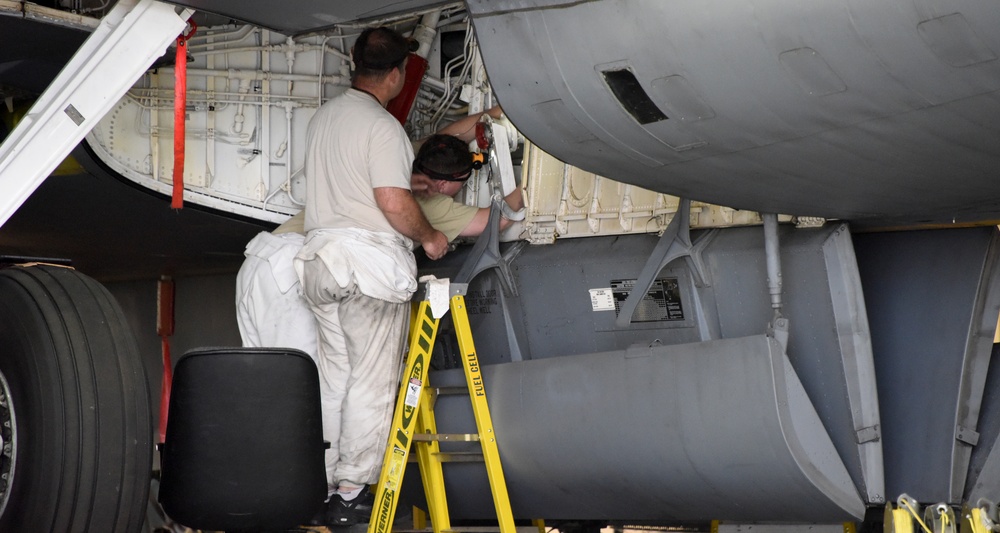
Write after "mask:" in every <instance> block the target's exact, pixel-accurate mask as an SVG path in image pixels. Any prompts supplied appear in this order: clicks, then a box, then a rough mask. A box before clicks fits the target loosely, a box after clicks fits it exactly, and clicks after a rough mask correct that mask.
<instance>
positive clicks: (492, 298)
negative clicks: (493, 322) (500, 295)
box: [465, 289, 499, 315]
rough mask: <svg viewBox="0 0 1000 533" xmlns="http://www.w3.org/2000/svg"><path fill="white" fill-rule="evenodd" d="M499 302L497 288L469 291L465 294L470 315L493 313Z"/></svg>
mask: <svg viewBox="0 0 1000 533" xmlns="http://www.w3.org/2000/svg"><path fill="white" fill-rule="evenodd" d="M498 303H499V302H498V301H497V290H496V289H485V290H476V291H469V293H468V294H466V295H465V306H466V308H467V309H468V311H469V314H470V315H488V314H491V313H493V309H494V308H496V307H497V304H498Z"/></svg>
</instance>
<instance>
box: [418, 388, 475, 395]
mask: <svg viewBox="0 0 1000 533" xmlns="http://www.w3.org/2000/svg"><path fill="white" fill-rule="evenodd" d="M427 388H428V389H431V390H433V391H434V393H435V394H437V395H438V396H457V395H459V394H464V395H466V396H468V395H469V388H468V387H427Z"/></svg>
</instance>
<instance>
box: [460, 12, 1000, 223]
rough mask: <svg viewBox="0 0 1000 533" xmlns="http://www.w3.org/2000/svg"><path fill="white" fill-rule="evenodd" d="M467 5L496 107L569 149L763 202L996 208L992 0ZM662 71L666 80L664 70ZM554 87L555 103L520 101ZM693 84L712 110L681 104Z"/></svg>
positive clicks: (611, 166) (947, 210) (794, 208)
mask: <svg viewBox="0 0 1000 533" xmlns="http://www.w3.org/2000/svg"><path fill="white" fill-rule="evenodd" d="M469 9H470V11H471V12H472V13H473V15H474V18H473V20H474V24H475V26H476V34H477V36H478V38H479V39H480V45H481V50H482V53H483V58H484V61H485V63H486V66H487V68H488V69H489V73H490V79H491V82H492V83H493V87H494V89H495V91H496V93H497V97H498V99H499V101H501V102H503V105H504V110H505V112H506V113H507V115H508V116H509V117H510V118H511V120H512V121H513V122H514V124H516V125H517V127H518V128H519V130H520V131H522V132H523V133H524V134H525V135H526V136H527V137H528V138H530V139H531V140H532V141H533V142H534V143H536V144H537V145H539V146H540V147H541V148H543V149H544V150H546V151H547V152H549V153H551V154H553V155H555V156H556V157H558V158H559V159H561V160H564V161H568V162H570V163H572V164H573V165H575V166H579V167H581V168H584V169H586V170H588V171H592V172H595V173H598V174H601V175H604V176H608V177H611V178H613V179H616V180H620V181H623V182H626V183H633V184H636V185H639V186H641V187H645V188H648V189H653V190H657V191H661V192H666V193H669V194H673V195H677V196H682V197H687V198H692V199H695V200H704V201H708V202H711V203H716V204H721V205H728V206H733V207H739V208H743V209H753V210H757V211H761V212H780V213H794V214H800V215H820V216H826V217H828V218H855V219H858V218H882V219H888V218H892V219H902V220H910V221H913V220H922V219H923V218H934V219H936V220H948V221H951V220H952V218H953V217H959V218H962V217H974V216H977V215H979V216H982V215H984V214H989V215H998V214H1000V201H997V200H996V199H997V198H1000V181H997V180H996V179H994V177H995V176H994V175H993V172H991V169H993V168H996V167H997V166H998V165H1000V145H998V143H996V142H995V139H996V138H997V136H998V135H1000V129H998V126H997V124H998V122H997V121H996V120H989V119H988V118H987V117H995V116H996V115H998V114H1000V98H998V97H997V94H998V91H1000V62H998V61H996V60H991V59H990V58H992V57H995V56H996V54H997V53H1000V32H996V31H995V28H996V27H998V26H1000V6H998V4H996V2H992V1H990V0H962V1H959V2H955V3H951V4H948V6H947V7H940V6H938V5H937V3H936V2H913V3H911V2H870V1H867V0H814V1H811V2H792V1H787V0H752V1H748V2H743V3H740V4H738V5H735V6H734V5H732V4H731V3H730V2H725V1H723V0H709V1H705V0H678V1H671V2H662V1H659V0H634V1H631V2H624V3H623V2H617V1H613V0H601V1H590V2H575V3H566V2H549V1H544V0H538V1H529V0H506V1H504V0H497V1H489V2H484V1H479V2H470V3H469ZM602 65H624V66H627V68H629V69H630V70H631V71H632V72H633V73H634V74H635V76H636V78H637V79H638V81H639V83H640V85H641V86H642V87H643V89H645V91H646V92H647V93H648V94H649V96H650V98H651V99H652V100H653V101H654V103H656V105H657V106H658V107H660V109H661V110H662V111H664V112H665V113H666V114H667V115H668V117H670V118H669V119H668V120H666V121H661V123H657V124H656V125H655V127H651V126H654V125H647V126H643V125H640V124H638V123H637V122H636V121H635V120H633V119H632V118H631V117H630V116H629V115H628V113H627V112H625V111H624V110H623V109H622V105H621V104H620V103H619V102H618V101H617V100H616V98H615V97H614V96H613V95H612V94H611V92H610V91H609V90H608V89H607V87H606V86H605V85H604V83H603V81H602V79H601V75H600V72H599V70H600V69H601V68H602V67H601V66H602ZM675 76H679V77H681V78H676V79H683V80H684V89H683V90H682V91H680V93H679V94H677V95H674V94H673V93H672V92H671V91H669V90H667V91H664V90H662V89H663V87H661V86H660V85H662V80H665V79H675V78H671V77H675ZM658 82H659V83H658ZM674 99H677V100H678V102H676V105H677V106H678V107H680V108H682V110H681V111H679V112H678V111H677V110H676V109H673V107H674V102H673V100H674ZM555 101H558V102H560V103H559V105H560V116H561V119H560V120H559V121H556V122H553V121H552V120H550V117H548V116H546V115H545V114H543V113H538V112H535V111H534V109H535V107H534V106H537V105H539V104H543V103H546V102H555ZM691 102H697V105H696V106H695V107H697V108H699V109H706V110H711V114H710V116H708V115H706V116H704V117H702V116H701V114H700V113H696V115H698V117H699V118H700V119H699V120H686V119H688V118H689V117H688V115H689V113H687V112H686V111H683V108H686V107H691V106H690V103H691ZM970 110H971V111H972V112H971V113H970V112H969V111H970ZM568 123H575V124H579V126H580V127H579V128H576V129H575V130H574V131H573V132H572V134H571V135H566V133H565V131H564V128H561V127H559V126H558V125H559V124H563V125H564V124H568ZM584 138H588V139H592V140H590V141H587V142H580V139H584ZM685 143H687V144H685ZM596 147H600V150H597V149H595V148H596ZM682 147H683V148H687V149H683V150H682V149H681V148H682ZM655 165H662V166H655ZM942 183H948V187H941V184H942Z"/></svg>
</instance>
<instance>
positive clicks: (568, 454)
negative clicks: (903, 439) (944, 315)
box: [423, 225, 885, 523]
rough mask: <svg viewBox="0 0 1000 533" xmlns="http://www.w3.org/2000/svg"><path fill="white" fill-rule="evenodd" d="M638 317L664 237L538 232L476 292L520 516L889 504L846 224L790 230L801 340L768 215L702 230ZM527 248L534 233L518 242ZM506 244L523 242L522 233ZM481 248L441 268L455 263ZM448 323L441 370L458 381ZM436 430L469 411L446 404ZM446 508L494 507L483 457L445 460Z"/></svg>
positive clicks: (791, 515)
mask: <svg viewBox="0 0 1000 533" xmlns="http://www.w3.org/2000/svg"><path fill="white" fill-rule="evenodd" d="M700 238H701V239H704V240H703V241H702V244H703V253H702V255H701V259H702V261H701V264H702V265H704V266H703V267H702V271H701V277H702V278H703V279H704V280H705V282H704V283H703V284H702V286H697V285H696V284H695V282H694V279H695V277H694V276H693V275H692V271H691V268H692V265H693V264H694V263H689V262H686V261H674V262H672V263H670V264H669V265H667V266H666V267H665V268H664V269H663V270H662V271H661V272H660V274H659V275H658V276H657V281H656V283H654V286H653V288H652V289H650V291H649V293H648V294H647V296H646V299H645V301H644V302H643V304H642V305H641V306H640V308H639V311H638V312H637V313H636V315H635V316H634V317H633V322H632V323H631V324H630V325H629V326H627V327H616V326H615V317H616V314H617V311H616V309H617V308H618V307H619V306H620V305H621V303H622V302H623V301H624V299H625V297H626V296H627V293H628V290H629V288H630V287H631V285H632V284H633V283H634V280H635V279H636V278H637V276H638V273H639V272H640V271H641V270H642V267H643V264H644V263H645V261H646V260H647V257H648V256H649V254H650V252H651V251H652V249H653V247H654V246H655V244H656V240H657V238H656V237H655V236H645V235H639V236H622V237H599V238H588V239H579V240H567V241H560V242H558V243H557V244H555V245H551V246H539V247H524V248H523V249H522V250H520V253H519V254H517V255H516V257H515V258H514V259H513V261H512V263H511V273H512V278H511V279H510V280H509V282H508V283H507V284H506V285H507V286H510V287H513V288H514V289H515V290H516V294H515V293H514V291H505V284H504V283H501V281H500V278H499V277H498V274H497V271H495V270H492V271H488V272H486V273H483V274H481V275H480V276H478V277H477V278H476V279H475V280H473V282H472V283H471V284H470V287H469V294H468V296H467V303H468V307H469V309H470V312H471V313H473V314H472V315H471V316H470V321H471V323H472V328H473V332H474V336H475V340H476V345H477V348H478V352H479V356H480V360H481V362H482V363H483V364H484V365H485V366H484V368H483V372H484V377H485V381H486V386H487V394H488V398H489V400H490V406H491V410H492V413H493V421H494V424H495V426H496V428H497V434H498V438H499V447H500V453H501V456H502V459H503V463H504V469H505V473H506V474H507V480H508V485H509V487H510V492H511V500H512V505H513V507H514V512H515V515H516V516H517V517H520V518H535V517H544V518H550V519H558V518H573V519H602V520H616V519H622V520H648V521H659V522H667V521H669V522H677V521H695V520H711V519H721V520H731V521H740V522H752V521H764V520H776V519H780V520H782V521H794V522H827V523H830V522H840V521H845V520H851V519H857V518H861V517H862V516H863V514H864V511H865V506H866V505H871V504H879V503H882V502H883V501H884V497H885V496H884V488H883V487H884V482H883V478H882V449H881V442H880V439H879V433H878V431H879V415H878V404H877V401H876V397H875V390H876V387H875V382H874V379H875V376H874V371H873V364H872V353H871V342H870V338H869V333H868V326H867V316H866V313H865V307H864V301H863V298H862V293H861V288H860V281H859V276H858V269H857V262H856V260H855V258H854V251H853V246H852V243H851V236H850V233H849V231H847V227H846V226H843V225H833V226H830V227H827V228H821V229H811V230H795V229H793V228H790V227H788V228H783V229H782V230H781V232H780V238H781V260H782V263H783V269H784V287H785V290H784V293H785V307H784V313H785V316H786V317H788V318H789V319H790V324H791V326H790V330H791V337H790V340H789V342H788V347H787V350H786V349H784V348H783V347H782V345H781V344H780V343H779V342H777V341H776V340H775V339H774V338H772V337H769V336H767V335H765V331H766V328H767V324H768V322H769V320H771V318H772V310H771V308H770V300H769V295H768V291H767V284H766V264H765V257H764V247H763V231H762V230H761V228H738V229H728V230H723V231H718V230H716V231H712V232H706V233H702V234H700ZM514 246H523V245H514ZM507 251H508V252H513V251H512V250H510V248H508V249H507ZM465 253H467V250H464V249H463V250H460V251H458V253H455V254H451V255H449V256H448V257H447V258H446V259H445V260H444V261H443V262H441V263H439V264H436V265H433V268H426V269H423V270H424V272H425V273H434V274H436V275H437V276H438V277H449V276H451V275H454V273H455V272H457V270H458V268H459V267H460V265H461V263H462V261H463V260H464V257H463V254H465ZM452 336H453V334H452V333H451V331H450V330H449V325H448V320H447V319H446V320H445V321H444V322H443V323H442V329H441V331H440V332H439V335H438V338H439V339H440V340H441V341H439V346H443V349H439V350H437V351H436V353H435V360H434V364H435V365H436V366H437V370H436V371H435V372H433V373H432V374H431V378H430V379H431V384H432V385H454V384H460V383H462V381H463V378H462V376H461V372H460V371H458V370H454V369H452V370H448V368H454V367H455V366H457V365H456V363H457V353H456V351H455V350H454V347H453V346H450V345H449V344H448V342H447V340H448V339H450V338H451V337H452ZM437 414H438V424H439V430H441V431H442V432H465V431H468V430H469V428H470V427H471V425H472V419H471V410H470V409H469V408H468V400H467V399H465V398H461V397H443V398H441V399H439V403H438V409H437ZM445 475H446V478H447V483H448V485H449V486H448V489H449V500H450V504H451V508H452V514H453V515H454V516H455V517H458V518H488V517H492V516H493V510H492V504H491V500H490V499H489V497H488V490H489V489H488V484H487V482H486V476H485V472H484V471H483V468H482V465H470V464H449V465H446V469H445Z"/></svg>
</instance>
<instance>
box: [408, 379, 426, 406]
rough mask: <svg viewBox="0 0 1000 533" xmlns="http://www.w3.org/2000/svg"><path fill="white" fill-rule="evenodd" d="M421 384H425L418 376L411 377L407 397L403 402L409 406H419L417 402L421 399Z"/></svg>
mask: <svg viewBox="0 0 1000 533" xmlns="http://www.w3.org/2000/svg"><path fill="white" fill-rule="evenodd" d="M421 385H423V382H421V381H420V380H419V379H417V378H410V381H409V383H407V384H406V399H405V400H403V403H405V404H406V406H407V407H416V406H417V402H419V401H420V386H421Z"/></svg>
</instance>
